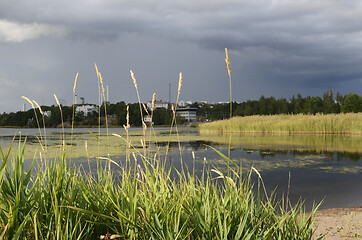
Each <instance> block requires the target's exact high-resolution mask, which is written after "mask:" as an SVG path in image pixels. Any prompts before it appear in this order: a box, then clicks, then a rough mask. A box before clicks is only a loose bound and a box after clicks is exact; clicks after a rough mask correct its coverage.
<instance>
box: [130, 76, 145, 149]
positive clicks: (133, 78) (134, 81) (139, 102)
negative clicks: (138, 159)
mask: <svg viewBox="0 0 362 240" xmlns="http://www.w3.org/2000/svg"><path fill="white" fill-rule="evenodd" d="M130 73H131V78H132V80H133V84H134V87H135V88H136V92H137V97H138V104H139V106H140V114H141V122H142V127H143V138H144V141H145V142H146V130H147V127H146V124H145V122H144V119H143V112H142V103H141V98H140V94H139V92H138V85H137V80H136V77H135V75H134V73H133V71H132V70H130ZM143 149H144V155H145V156H146V147H144V148H143Z"/></svg>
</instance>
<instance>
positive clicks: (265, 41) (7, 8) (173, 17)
mask: <svg viewBox="0 0 362 240" xmlns="http://www.w3.org/2000/svg"><path fill="white" fill-rule="evenodd" d="M0 16H2V19H3V20H6V21H9V22H14V23H17V24H18V25H21V24H23V25H25V26H30V25H31V26H34V25H38V26H47V27H52V28H57V27H59V28H62V29H64V32H63V35H58V38H57V39H52V40H49V41H45V40H41V41H42V43H43V45H42V44H40V43H39V44H35V43H29V44H28V45H26V44H27V43H24V45H21V46H22V47H21V46H20V44H19V46H18V47H19V49H16V48H17V47H15V46H14V45H7V46H6V47H7V48H8V49H9V50H8V52H9V54H14V53H16V52H22V53H24V52H25V53H27V52H29V50H28V49H27V48H31V47H34V48H35V49H36V50H37V49H41V52H42V54H43V55H44V59H45V60H43V61H41V60H36V61H34V65H37V64H38V65H40V66H43V69H41V70H40V69H38V67H36V66H33V67H31V63H28V62H27V63H25V65H26V66H27V67H24V69H23V71H24V72H25V71H29V72H35V73H37V74H38V76H41V77H44V76H46V74H47V73H49V72H50V71H53V72H54V71H55V72H56V73H57V74H62V71H58V70H57V69H56V65H58V66H61V67H64V68H68V69H67V70H66V71H67V72H66V75H67V77H69V79H70V80H69V85H71V81H72V79H73V75H74V74H75V73H74V72H76V71H80V70H84V71H85V70H86V69H87V68H92V66H91V65H92V62H93V61H97V60H98V59H99V58H100V59H102V62H101V63H100V64H99V65H100V66H101V67H102V65H103V66H104V65H107V64H109V65H110V66H113V67H115V68H116V67H117V65H116V64H114V62H116V63H118V62H119V65H122V64H123V66H122V67H119V68H120V69H121V70H122V73H121V71H119V72H118V73H119V74H122V75H121V76H115V75H112V74H111V73H110V72H111V69H109V70H107V71H106V73H108V76H110V77H111V78H114V79H120V78H122V79H125V80H124V81H128V80H129V76H128V73H129V68H134V67H135V66H136V67H138V69H136V70H138V71H135V73H136V75H140V79H145V78H154V80H153V81H155V82H157V84H159V85H160V86H161V85H162V87H159V88H158V89H160V90H162V91H163V92H164V91H166V92H167V86H168V82H170V80H169V79H168V77H166V75H167V76H170V75H171V76H173V75H176V76H177V71H185V70H186V71H189V74H188V73H187V72H184V75H185V88H186V89H187V86H189V89H187V91H188V94H186V93H185V98H186V97H187V98H190V99H193V100H200V99H201V98H207V97H209V96H208V94H209V95H213V96H214V99H215V98H216V96H219V95H218V94H219V93H218V91H212V90H210V89H209V88H205V89H202V86H203V85H205V84H206V85H208V86H210V88H211V87H215V88H217V89H223V88H224V87H223V86H224V85H222V84H221V83H220V82H221V81H220V79H221V78H223V77H225V71H224V70H225V66H224V62H223V58H224V57H223V50H224V48H225V47H227V48H229V50H230V55H231V59H232V63H231V64H232V74H233V80H234V81H233V83H234V86H235V88H234V90H235V91H236V92H237V93H240V94H239V96H240V97H238V94H236V95H235V96H236V98H238V99H237V100H245V99H247V98H257V97H259V96H260V95H261V94H264V95H268V94H269V95H273V94H276V95H277V94H279V95H280V96H283V95H282V90H285V91H289V92H294V93H295V92H299V91H301V92H304V93H305V94H320V93H321V92H323V90H325V88H327V87H329V86H334V87H335V88H336V89H341V90H343V91H346V92H348V91H351V90H349V89H352V90H353V89H354V90H356V91H361V88H358V87H357V86H360V83H361V80H360V79H361V77H360V76H362V71H361V70H360V69H362V68H361V67H360V66H361V65H362V57H361V56H362V55H361V54H360V53H361V52H362V27H361V25H360V22H361V20H362V2H360V1H358V0H349V1H340V0H314V1H312V0H301V1H293V0H282V1H272V0H254V1H248V0H242V1H240V0H225V1H216V0H208V1H207V0H199V1H191V0H184V1H181V0H177V1H164V0H154V1H147V0H140V1H131V0H122V1H116V0H110V1H100V0H98V1H84V0H82V1H70V0H65V1H56V2H54V1H52V2H49V1H44V0H33V1H27V0H19V1H16V2H15V1H11V0H3V1H1V2H0ZM45 37H47V35H45V34H40V33H39V34H37V35H34V36H32V37H28V38H24V39H23V41H26V40H31V39H33V40H32V41H37V39H42V38H45ZM59 37H61V38H59ZM30 42H31V41H30ZM196 46H197V47H196ZM35 49H34V52H32V56H36V54H37V52H36V50H35ZM10 50H11V51H10ZM49 52H50V53H49ZM76 53H77V54H79V55H82V57H78V55H76ZM192 55H198V57H195V58H196V59H197V62H196V61H195V62H193V63H192V64H191V63H190V62H192V61H193V59H192V57H191V56H192ZM41 56H42V55H41ZM204 58H206V59H205V60H203V59H204ZM216 58H217V60H215V59H216ZM219 58H220V59H219ZM74 59H76V60H74ZM107 59H109V60H107ZM6 61H7V60H6ZM6 61H5V60H3V61H2V63H4V62H6ZM17 61H20V62H22V60H17V59H14V61H13V62H12V63H11V64H10V63H9V62H8V65H9V66H10V65H11V66H10V67H9V68H16V67H14V66H15V65H16V62H17ZM39 61H40V62H39ZM81 61H85V62H86V63H87V64H88V65H86V64H85V63H84V64H82V65H81V66H78V68H80V69H79V70H77V68H76V67H74V65H75V64H80V62H81ZM171 61H174V62H175V63H174V64H172V63H170V62H171ZM0 62H1V59H0ZM67 62H68V63H67ZM39 63H40V64H39ZM156 64H158V65H156ZM177 64H178V65H177ZM206 64H211V66H212V67H207V66H206ZM219 64H220V66H218V65H219ZM50 65H51V66H50ZM162 65H164V68H162V67H160V66H162ZM193 65H200V66H199V67H196V66H193ZM52 66H53V67H52ZM166 66H167V67H168V69H167V68H166ZM178 68H179V69H178ZM50 69H51V70H50ZM120 69H118V68H117V70H120ZM0 70H2V71H7V72H9V70H5V69H4V68H1V67H0ZM113 70H114V69H113ZM63 71H64V70H63ZM162 71H164V72H165V73H162ZM207 71H209V72H207ZM124 72H125V73H124ZM146 72H149V73H148V74H149V75H148V76H147V73H146ZM8 74H9V73H8ZM11 74H14V75H17V73H16V71H12V72H11ZM63 74H65V73H64V72H63ZM20 75H21V74H20ZM80 76H82V73H81V75H80ZM86 76H87V78H91V77H92V73H89V74H88V73H87V74H86ZM187 76H188V77H189V78H190V81H193V84H195V86H197V87H198V88H196V89H195V86H193V85H191V83H187ZM0 77H1V75H0ZM19 78H20V76H19ZM176 78H177V77H176ZM57 79H59V77H58V78H57ZM205 79H208V81H212V84H209V83H208V82H207V81H206V80H205ZM176 81H177V79H176ZM344 83H346V84H344ZM53 84H55V85H56V86H59V85H58V83H53ZM117 84H118V83H117ZM117 84H116V86H118V85H117ZM147 84H149V83H146V85H147ZM49 86H51V84H49ZM127 86H128V85H127ZM147 86H151V84H150V85H147ZM164 86H166V87H164ZM248 86H250V87H251V88H253V89H255V90H252V91H246V90H244V88H246V87H248ZM273 86H276V87H273ZM278 86H280V87H279V88H280V89H277V88H278ZM287 87H288V89H286V88H287ZM120 88H121V87H120ZM226 88H227V86H226ZM59 89H60V87H59ZM149 89H150V91H151V90H152V91H155V90H157V88H152V89H151V88H150V87H149ZM311 89H312V90H311ZM120 91H122V90H120ZM308 91H310V92H308ZM318 91H319V92H318ZM225 92H226V93H225V94H220V98H222V99H218V100H225V99H227V92H228V91H227V89H226V91H225ZM359 93H361V92H359ZM123 94H124V96H127V97H128V98H130V96H129V95H127V94H128V92H124V93H123ZM145 94H146V95H150V96H151V95H152V92H147V91H146V92H145ZM161 95H162V94H161ZM164 95H167V94H164ZM163 98H165V97H163ZM209 98H210V99H211V98H212V97H209Z"/></svg>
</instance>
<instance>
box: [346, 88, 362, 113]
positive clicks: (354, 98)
mask: <svg viewBox="0 0 362 240" xmlns="http://www.w3.org/2000/svg"><path fill="white" fill-rule="evenodd" d="M342 112H344V113H347V112H355V113H356V112H362V98H361V97H360V96H359V95H358V94H356V93H350V94H348V95H347V96H346V97H345V99H344V102H343V105H342Z"/></svg>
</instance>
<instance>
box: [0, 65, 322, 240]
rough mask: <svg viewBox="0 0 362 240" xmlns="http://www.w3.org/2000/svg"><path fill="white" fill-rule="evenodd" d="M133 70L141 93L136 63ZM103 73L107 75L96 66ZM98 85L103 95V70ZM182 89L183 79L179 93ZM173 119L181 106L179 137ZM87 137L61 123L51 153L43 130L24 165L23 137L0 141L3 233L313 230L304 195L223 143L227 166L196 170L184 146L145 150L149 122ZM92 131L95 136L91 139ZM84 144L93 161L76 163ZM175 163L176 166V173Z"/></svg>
mask: <svg viewBox="0 0 362 240" xmlns="http://www.w3.org/2000/svg"><path fill="white" fill-rule="evenodd" d="M131 75H132V79H133V81H134V83H135V87H136V89H137V95H138V98H139V94H138V85H137V83H136V80H135V77H134V74H133V72H131ZM97 77H98V78H99V79H102V78H101V76H100V74H99V72H98V68H97ZM180 80H181V81H182V75H181V74H180ZM181 81H179V82H181ZM101 86H102V90H103V91H102V94H103V98H104V88H103V79H102V80H101ZM74 88H75V87H74ZM180 88H181V83H179V89H178V95H179V93H180ZM73 92H74V90H73ZM55 98H56V100H57V97H56V96H55ZM139 99H140V98H139ZM57 102H58V101H57ZM58 105H59V108H60V111H61V106H60V104H58ZM140 107H141V102H140ZM105 115H107V114H106V113H105ZM73 116H74V114H73ZM174 123H176V118H175V112H174V118H173V123H172V125H171V127H170V128H171V129H172V127H175V129H176V136H177V141H178V143H180V141H182V140H181V139H182V138H181V137H180V136H179V135H178V131H177V125H176V124H175V125H174ZM151 129H152V127H151ZM171 129H170V135H169V136H168V139H169V140H168V143H167V144H166V146H167V147H166V150H165V152H164V153H165V154H166V155H167V153H168V150H169V147H168V146H169V141H170V139H171V133H172V131H171ZM150 132H151V133H152V130H151V131H150ZM40 134H41V132H40ZM83 137H84V135H75V134H74V135H73V130H72V134H71V136H70V138H68V136H67V135H66V134H65V133H64V129H63V131H62V135H61V141H59V139H56V140H55V141H58V144H57V146H55V147H54V148H53V150H54V152H51V151H53V150H49V149H51V147H44V146H47V145H49V144H50V141H47V144H45V140H44V141H43V140H42V137H40V138H37V139H38V142H39V143H38V144H39V146H40V148H39V150H38V151H37V152H36V153H35V154H34V155H33V156H34V158H33V161H32V164H31V166H30V167H29V170H26V169H25V168H24V166H25V155H26V144H25V143H24V138H22V137H20V138H19V140H18V149H17V151H12V149H13V143H11V145H10V146H9V148H8V149H5V150H4V151H3V150H2V149H1V148H0V150H1V151H0V157H1V161H2V162H1V166H0V238H1V239H312V237H313V229H312V226H313V216H314V213H315V211H316V209H317V207H316V208H313V210H312V214H310V215H308V216H307V215H306V214H305V210H304V206H303V204H302V203H300V204H297V205H295V206H291V205H290V203H289V202H288V200H284V199H280V200H277V199H275V197H274V196H273V194H272V193H270V192H268V191H267V189H265V186H264V182H263V179H262V176H261V175H260V173H259V171H258V170H256V169H255V168H254V167H251V168H250V170H249V171H247V174H245V173H244V174H243V171H242V170H243V169H242V168H241V167H240V166H239V165H237V164H236V163H235V162H234V161H232V160H231V159H230V158H228V157H227V156H225V155H223V154H222V153H221V152H219V151H218V150H217V149H214V150H215V152H217V153H218V154H219V157H220V159H223V161H224V162H226V163H227V166H228V168H227V169H226V171H222V170H220V169H217V168H215V167H212V169H209V168H203V172H202V177H201V178H199V177H197V176H196V175H195V174H194V171H193V170H191V169H187V167H186V166H184V164H183V162H182V152H181V148H180V163H181V169H173V166H170V165H167V158H166V157H165V158H163V157H161V153H160V148H159V147H158V146H157V144H156V147H155V148H154V150H152V151H148V149H151V148H150V141H148V140H147V138H150V139H151V138H152V137H154V135H152V134H147V127H146V126H145V125H143V129H142V135H141V136H139V135H137V134H135V135H134V136H133V135H132V134H131V132H130V131H129V130H128V121H127V126H125V132H123V134H113V135H112V136H110V135H109V133H108V129H107V132H106V133H105V135H104V134H101V133H100V131H99V132H98V133H93V132H89V135H88V137H86V138H85V139H84V138H83ZM89 137H90V138H95V139H96V141H94V142H92V141H89ZM140 137H141V140H142V141H140V140H139V138H140ZM136 139H138V140H139V142H140V143H138V141H137V140H136ZM68 142H70V143H71V146H69V145H67V144H68ZM73 144H76V145H78V144H79V145H83V144H84V149H83V150H81V149H82V148H80V149H78V150H76V149H75V148H74V146H73ZM111 144H112V145H111ZM32 146H33V145H32ZM179 146H180V145H179ZM91 149H96V151H95V152H93V151H94V150H91ZM111 149H112V150H111ZM113 150H114V151H115V154H117V153H116V152H118V154H119V155H123V156H124V161H123V162H117V161H114V160H113V159H112V158H111V156H112V155H113ZM78 151H82V152H83V155H82V156H84V155H85V156H86V158H87V159H89V158H90V157H95V159H96V164H97V167H96V168H95V169H92V168H91V167H89V169H86V167H85V166H83V165H82V166H80V167H78V166H77V165H75V164H74V162H73V161H74V158H76V157H77V156H78V154H80V153H79V152H78ZM46 156H47V157H46ZM49 156H51V157H49ZM89 164H90V163H89ZM172 170H173V172H175V173H176V174H171V171H172ZM252 174H256V175H257V176H258V181H257V182H254V183H253V182H251V179H252V178H251V175H252ZM254 189H255V190H256V191H254Z"/></svg>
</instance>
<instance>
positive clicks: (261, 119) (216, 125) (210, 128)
mask: <svg viewBox="0 0 362 240" xmlns="http://www.w3.org/2000/svg"><path fill="white" fill-rule="evenodd" d="M199 129H200V131H201V132H203V133H207V132H218V133H230V132H261V133H281V134H291V133H317V134H362V113H345V114H326V115H323V114H317V115H304V114H298V115H284V114H282V115H270V116H248V117H233V118H231V119H228V120H221V121H215V122H211V123H204V124H200V125H199Z"/></svg>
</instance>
